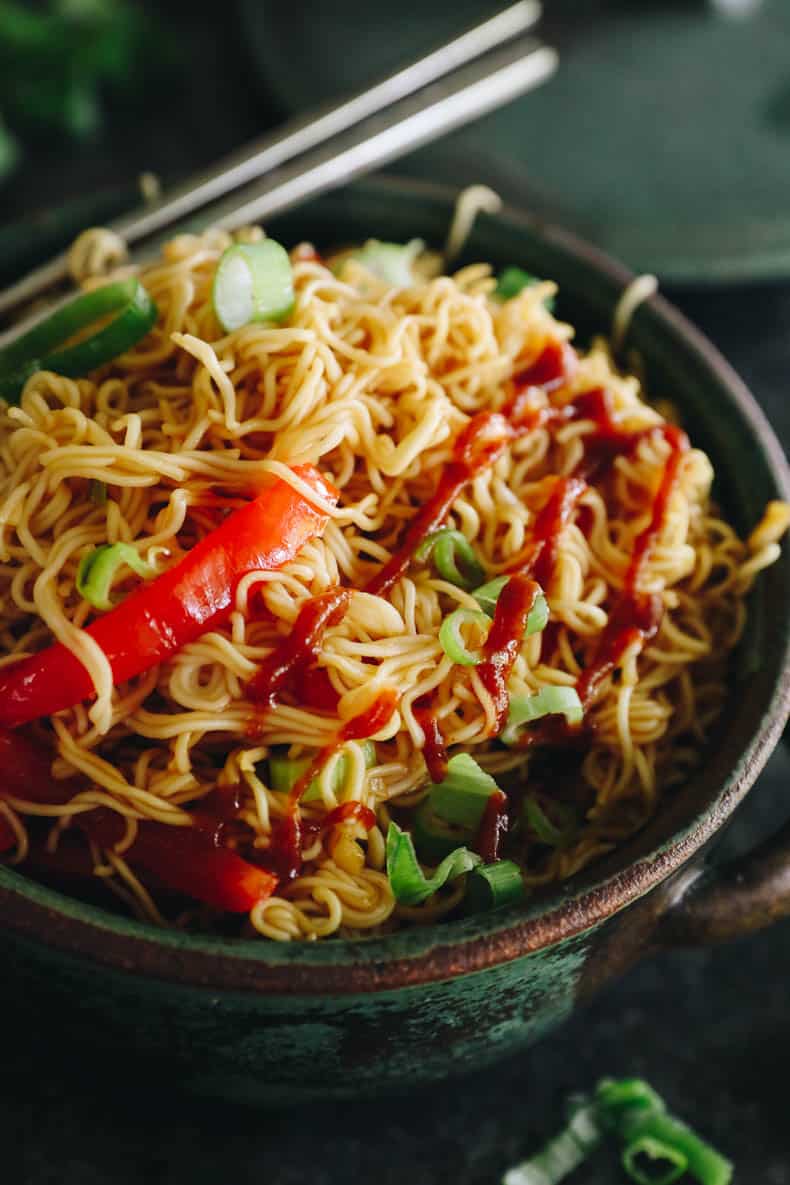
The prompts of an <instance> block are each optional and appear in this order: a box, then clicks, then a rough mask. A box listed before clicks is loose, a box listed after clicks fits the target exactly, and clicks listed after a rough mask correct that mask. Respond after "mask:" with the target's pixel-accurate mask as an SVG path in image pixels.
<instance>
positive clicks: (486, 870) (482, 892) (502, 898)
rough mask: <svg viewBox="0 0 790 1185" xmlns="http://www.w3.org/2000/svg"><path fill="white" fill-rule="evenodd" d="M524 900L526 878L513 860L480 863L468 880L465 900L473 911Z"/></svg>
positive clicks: (513, 903) (478, 911) (496, 907)
mask: <svg viewBox="0 0 790 1185" xmlns="http://www.w3.org/2000/svg"><path fill="white" fill-rule="evenodd" d="M523 900H524V878H523V877H522V875H521V869H520V868H519V866H518V864H515V863H514V862H513V861H512V860H496V861H495V862H494V863H493V864H480V865H479V866H478V867H477V868H475V869H474V870H473V871H472V872H471V873H470V874H469V879H468V880H467V882H466V894H465V897H464V902H465V904H466V906H467V908H468V909H469V911H470V912H472V913H480V912H482V911H483V910H485V909H498V908H499V907H500V906H502V905H515V904H517V903H518V902H519V901H523Z"/></svg>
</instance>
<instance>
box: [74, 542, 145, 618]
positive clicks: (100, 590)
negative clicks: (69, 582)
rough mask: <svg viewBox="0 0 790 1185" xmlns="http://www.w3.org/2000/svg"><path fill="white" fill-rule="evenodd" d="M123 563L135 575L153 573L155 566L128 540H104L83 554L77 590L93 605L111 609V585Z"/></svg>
mask: <svg viewBox="0 0 790 1185" xmlns="http://www.w3.org/2000/svg"><path fill="white" fill-rule="evenodd" d="M124 564H126V566H127V567H129V568H131V569H132V571H133V572H136V573H137V575H138V576H143V577H148V576H154V575H155V574H156V568H155V567H154V566H153V564H149V563H148V562H147V561H146V560H144V559H143V558H142V556H140V554H139V553H138V552H137V551H136V550H135V548H134V547H132V545H131V543H104V544H102V545H101V546H100V547H94V548H93V550H92V551H89V552H88V553H87V554H86V555H84V556H83V557H82V559H81V560H80V563H79V567H78V569H77V580H76V585H77V592H78V593H79V594H80V596H81V597H83V599H84V600H86V601H87V602H88V604H90V605H93V607H94V609H104V610H107V609H112V601H111V600H110V589H111V588H112V585H113V581H114V580H115V577H116V576H117V575H118V571H119V569H120V568H122V567H123V566H124Z"/></svg>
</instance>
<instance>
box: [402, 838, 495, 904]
mask: <svg viewBox="0 0 790 1185" xmlns="http://www.w3.org/2000/svg"><path fill="white" fill-rule="evenodd" d="M386 849H387V876H388V877H389V882H390V885H391V886H392V892H393V894H394V896H395V900H396V901H399V902H400V903H401V904H402V905H419V904H420V902H421V901H425V900H426V898H428V897H430V896H431V894H433V893H435V892H436V891H437V890H438V889H441V888H442V886H443V885H445V884H446V883H447V881H449V880H453V879H455V877H458V876H462V875H463V873H465V872H471V870H472V869H473V868H476V867H477V865H478V864H480V863H481V859H480V856H478V855H477V854H476V853H475V852H470V851H469V849H468V848H456V849H455V851H453V852H450V854H449V856H445V858H444V860H442V862H441V864H440V865H439V867H438V868H437V869H436V871H435V872H434V874H433V876H428V877H427V876H426V875H425V873H424V872H423V870H422V869H421V868H420V865H419V863H418V860H417V855H416V853H415V851H414V844H413V842H412V838H411V836H410V835H409V833H408V832H407V831H402V830H401V829H400V827H399V826H398V824H397V823H395V822H394V821H392V822H391V823H390V825H389V829H388V831H387V845H386Z"/></svg>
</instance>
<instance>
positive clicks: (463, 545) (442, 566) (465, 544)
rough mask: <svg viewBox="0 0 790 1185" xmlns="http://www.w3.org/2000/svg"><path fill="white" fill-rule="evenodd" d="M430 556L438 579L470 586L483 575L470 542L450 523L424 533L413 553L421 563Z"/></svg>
mask: <svg viewBox="0 0 790 1185" xmlns="http://www.w3.org/2000/svg"><path fill="white" fill-rule="evenodd" d="M431 557H433V562H434V565H435V567H436V571H437V572H438V573H439V575H440V576H441V577H442V579H443V580H448V581H449V582H450V584H454V585H456V586H457V587H458V588H463V589H470V588H474V587H475V585H476V584H479V582H480V581H481V580H482V579H483V577H484V576H485V569H484V568H483V565H482V564H481V563H480V560H479V559H478V558H477V555H476V553H475V549H474V548H473V547H472V544H471V543H470V542H469V540H468V539H467V538H466V536H465V535H462V534H461V532H460V531H454V530H452V528H451V527H443V528H442V529H441V530H440V531H434V532H433V533H432V534H431V535H428V536H427V537H426V538H425V539H423V541H422V543H421V544H420V546H419V547H418V548H417V550H416V551H415V553H414V558H415V559H416V560H417V561H418V563H425V562H426V561H427V560H428V559H430V558H431Z"/></svg>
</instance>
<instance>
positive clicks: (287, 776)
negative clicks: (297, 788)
mask: <svg viewBox="0 0 790 1185" xmlns="http://www.w3.org/2000/svg"><path fill="white" fill-rule="evenodd" d="M359 744H360V747H361V749H362V752H363V754H364V757H365V765H366V766H367V768H368V769H372V767H373V766H374V765H375V764H376V760H377V758H376V746H375V745H374V743H373V741H370V740H365V741H360V742H359ZM312 763H313V759H312V757H282V756H280V755H279V754H278V753H270V754H269V785H270V787H271V789H272V790H274V791H275V792H276V793H278V794H288V793H289V791H290V790H292V789H293V787H294V785H295V784H296V783H297V782H298V781H299V779H300V778H301V777H302V776H303V774H305V773H307V771H308V769H309V768H310V766H311V765H312ZM348 769H349V766H348V754H346V753H341V754H340V755H339V756H338V758H337V760H336V761H335V763H334V765H333V766H332V779H331V783H330V786H331V790H332V792H333V794H338V793H339V792H340V791H341V790H342V789H343V787H344V786H345V784H346V778H347V777H348ZM321 797H322V794H321V783H320V776H318V775H317V776H316V777H314V778H313V779H312V780H311V782H310V785H309V786H308V787H307V789H306V790H305V792H304V794H303V795H302V802H316V801H318V800H319V799H320V798H321Z"/></svg>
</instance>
